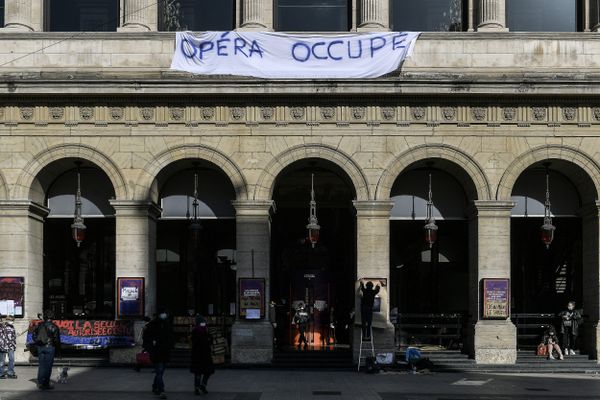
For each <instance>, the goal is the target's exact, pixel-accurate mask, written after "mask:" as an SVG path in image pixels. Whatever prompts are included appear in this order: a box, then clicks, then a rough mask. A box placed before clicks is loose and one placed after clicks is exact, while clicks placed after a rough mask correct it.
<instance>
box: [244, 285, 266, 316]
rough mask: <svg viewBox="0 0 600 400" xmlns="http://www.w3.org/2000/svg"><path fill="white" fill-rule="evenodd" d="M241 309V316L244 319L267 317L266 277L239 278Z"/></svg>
mask: <svg viewBox="0 0 600 400" xmlns="http://www.w3.org/2000/svg"><path fill="white" fill-rule="evenodd" d="M239 310H240V311H239V312H240V315H239V316H240V318H243V319H261V318H264V317H265V280H264V278H240V279H239Z"/></svg>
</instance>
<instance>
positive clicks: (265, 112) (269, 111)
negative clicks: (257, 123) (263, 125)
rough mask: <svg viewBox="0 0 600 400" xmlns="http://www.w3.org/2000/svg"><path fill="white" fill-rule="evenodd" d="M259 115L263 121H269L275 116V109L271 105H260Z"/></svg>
mask: <svg viewBox="0 0 600 400" xmlns="http://www.w3.org/2000/svg"><path fill="white" fill-rule="evenodd" d="M260 116H261V117H262V119H264V120H265V121H271V120H272V119H273V117H274V116H275V109H274V108H273V107H261V108H260Z"/></svg>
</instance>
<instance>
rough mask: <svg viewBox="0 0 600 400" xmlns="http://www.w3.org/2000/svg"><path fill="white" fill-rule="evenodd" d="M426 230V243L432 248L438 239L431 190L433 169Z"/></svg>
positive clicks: (424, 228)
mask: <svg viewBox="0 0 600 400" xmlns="http://www.w3.org/2000/svg"><path fill="white" fill-rule="evenodd" d="M423 230H424V231H425V243H427V245H428V246H429V248H430V249H431V248H432V247H433V244H434V243H435V242H436V240H437V231H438V226H437V225H436V224H435V219H434V218H433V194H432V191H431V169H429V199H428V200H427V224H425V226H424V227H423Z"/></svg>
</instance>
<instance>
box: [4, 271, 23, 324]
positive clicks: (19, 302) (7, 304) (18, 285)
mask: <svg viewBox="0 0 600 400" xmlns="http://www.w3.org/2000/svg"><path fill="white" fill-rule="evenodd" d="M24 307H25V278H24V277H0V315H2V316H5V315H12V316H13V317H15V318H23V314H24Z"/></svg>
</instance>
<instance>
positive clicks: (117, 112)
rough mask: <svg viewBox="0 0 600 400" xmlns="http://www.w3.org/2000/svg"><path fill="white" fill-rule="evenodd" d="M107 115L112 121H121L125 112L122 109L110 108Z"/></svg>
mask: <svg viewBox="0 0 600 400" xmlns="http://www.w3.org/2000/svg"><path fill="white" fill-rule="evenodd" d="M109 114H110V117H111V118H112V120H113V121H119V120H121V119H123V115H124V114H125V110H123V107H111V108H110V110H109Z"/></svg>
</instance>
